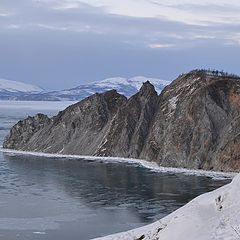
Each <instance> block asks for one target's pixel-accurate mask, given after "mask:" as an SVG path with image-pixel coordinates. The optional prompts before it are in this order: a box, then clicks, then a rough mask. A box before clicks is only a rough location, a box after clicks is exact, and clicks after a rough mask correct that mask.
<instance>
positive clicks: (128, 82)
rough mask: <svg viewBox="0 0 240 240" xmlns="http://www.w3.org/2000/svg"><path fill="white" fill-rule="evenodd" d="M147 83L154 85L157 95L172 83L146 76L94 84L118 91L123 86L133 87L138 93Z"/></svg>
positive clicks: (111, 79)
mask: <svg viewBox="0 0 240 240" xmlns="http://www.w3.org/2000/svg"><path fill="white" fill-rule="evenodd" d="M146 81H149V82H150V83H152V84H153V85H154V87H155V89H156V91H157V93H160V92H161V91H162V89H163V87H165V86H167V85H169V84H170V81H167V80H162V79H158V78H150V77H144V76H135V77H132V78H122V77H113V78H107V79H104V80H102V81H99V82H94V83H92V84H94V85H95V86H98V87H108V88H109V89H116V90H118V88H119V87H121V86H122V85H124V86H131V87H133V88H135V90H136V91H138V90H139V89H140V88H141V87H142V85H143V83H144V82H146ZM89 85H90V84H89Z"/></svg>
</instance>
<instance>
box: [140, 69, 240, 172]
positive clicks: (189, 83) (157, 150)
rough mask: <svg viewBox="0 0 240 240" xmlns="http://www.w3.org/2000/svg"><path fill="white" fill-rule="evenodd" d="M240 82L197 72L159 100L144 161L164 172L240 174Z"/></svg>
mask: <svg viewBox="0 0 240 240" xmlns="http://www.w3.org/2000/svg"><path fill="white" fill-rule="evenodd" d="M239 121H240V81H239V79H236V78H231V77H226V76H215V75H211V74H208V73H206V72H202V71H194V72H191V73H189V74H186V75H183V76H180V77H179V78H178V79H176V80H175V81H174V82H173V83H172V84H171V85H169V86H168V87H166V88H165V90H164V91H163V93H162V94H161V95H160V96H159V105H158V109H157V113H156V114H155V119H154V124H153V127H152V129H151V130H150V133H149V137H148V139H147V141H146V142H147V144H146V145H145V147H144V149H143V151H142V153H141V155H140V157H142V158H146V159H149V160H151V159H154V160H155V161H157V162H158V163H159V164H161V165H163V166H174V167H187V168H197V169H198V168H201V169H214V170H234V169H240V141H239V135H240V125H239V123H240V122H239Z"/></svg>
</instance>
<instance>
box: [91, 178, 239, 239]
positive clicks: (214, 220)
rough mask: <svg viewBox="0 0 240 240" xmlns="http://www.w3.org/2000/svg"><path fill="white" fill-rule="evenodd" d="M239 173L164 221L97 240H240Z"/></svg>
mask: <svg viewBox="0 0 240 240" xmlns="http://www.w3.org/2000/svg"><path fill="white" fill-rule="evenodd" d="M239 199H240V174H238V175H237V176H236V177H235V178H234V179H233V181H232V182H231V183H230V184H228V185H226V186H223V187H221V188H219V189H217V190H215V191H213V192H210V193H206V194H203V195H201V196H199V197H197V198H195V199H193V200H192V201H191V202H189V203H188V204H186V205H185V206H184V207H182V208H180V209H178V210H177V211H175V212H173V213H172V214H170V215H168V216H166V217H165V218H163V219H161V220H159V221H157V222H155V223H153V224H150V225H147V226H144V227H141V228H138V229H134V230H131V231H127V232H123V233H119V234H114V235H110V236H107V237H103V238H97V239H96V240H147V239H148V240H150V239H151V240H157V239H161V240H195V239H197V240H221V239H222V240H237V239H240V202H239Z"/></svg>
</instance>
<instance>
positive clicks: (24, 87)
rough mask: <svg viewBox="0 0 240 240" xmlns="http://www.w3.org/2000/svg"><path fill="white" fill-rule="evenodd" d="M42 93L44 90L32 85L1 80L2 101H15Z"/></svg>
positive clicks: (0, 94)
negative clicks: (18, 98)
mask: <svg viewBox="0 0 240 240" xmlns="http://www.w3.org/2000/svg"><path fill="white" fill-rule="evenodd" d="M42 91H43V89H42V88H40V87H38V86H35V85H32V84H26V83H22V82H18V81H11V80H6V79H0V99H14V98H16V97H20V96H23V95H26V94H36V93H40V92H42Z"/></svg>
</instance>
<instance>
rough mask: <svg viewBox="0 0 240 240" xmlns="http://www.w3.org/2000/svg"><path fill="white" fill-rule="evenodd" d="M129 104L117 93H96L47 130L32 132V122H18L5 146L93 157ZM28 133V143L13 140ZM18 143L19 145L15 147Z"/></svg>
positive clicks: (41, 129) (66, 110)
mask: <svg viewBox="0 0 240 240" xmlns="http://www.w3.org/2000/svg"><path fill="white" fill-rule="evenodd" d="M126 101H127V99H126V97H124V96H123V95H120V94H118V93H117V92H116V91H115V90H112V91H108V92H105V93H103V94H94V95H92V96H91V97H88V98H86V99H85V100H83V101H81V102H79V103H76V104H74V105H72V106H70V107H68V108H66V109H65V110H64V111H62V112H59V114H58V115H57V116H55V117H53V118H52V119H50V120H49V119H48V121H47V122H46V124H45V127H44V128H42V127H41V128H39V131H34V132H29V131H28V130H27V129H28V122H27V121H26V120H24V121H23V122H21V121H20V122H19V123H17V124H16V125H15V126H14V127H13V128H12V130H11V132H10V135H9V136H7V137H6V140H5V141H4V144H3V147H5V148H13V149H21V150H27V151H41V152H47V153H63V154H64V153H65V154H67V153H69V154H70V153H72V154H89V155H93V154H94V152H95V151H96V149H97V148H98V146H99V144H100V143H101V141H102V138H103V137H104V135H105V134H106V131H107V130H108V128H109V125H110V123H111V120H112V118H113V116H114V115H115V114H116V112H117V111H118V109H119V108H120V107H121V106H122V105H123V104H124V103H125V102H126ZM19 128H20V129H22V130H21V133H22V135H24V134H25V132H27V133H28V136H29V137H28V139H27V141H21V138H18V139H19V141H14V142H13V141H12V139H15V132H16V130H17V129H19ZM15 143H16V144H15Z"/></svg>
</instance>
